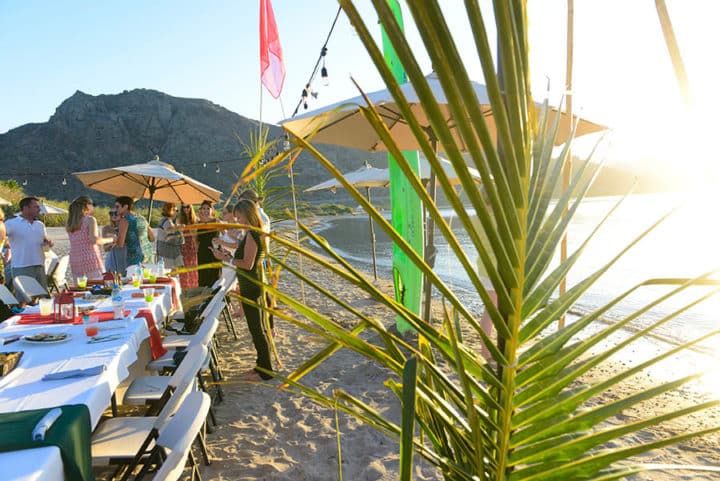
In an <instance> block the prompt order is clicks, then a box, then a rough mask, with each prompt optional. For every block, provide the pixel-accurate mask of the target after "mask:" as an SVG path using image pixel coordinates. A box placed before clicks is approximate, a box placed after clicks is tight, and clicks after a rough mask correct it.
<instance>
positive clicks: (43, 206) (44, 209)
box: [15, 201, 68, 218]
mask: <svg viewBox="0 0 720 481" xmlns="http://www.w3.org/2000/svg"><path fill="white" fill-rule="evenodd" d="M39 213H40V215H41V216H43V218H44V217H45V216H46V215H61V214H67V213H68V211H66V210H65V209H63V208H62V207H57V206H54V205H52V204H48V203H47V202H45V201H41V202H40V212H39ZM21 214H22V212H17V213H16V214H15V215H21Z"/></svg>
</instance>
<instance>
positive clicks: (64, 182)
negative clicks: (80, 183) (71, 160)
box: [62, 177, 67, 185]
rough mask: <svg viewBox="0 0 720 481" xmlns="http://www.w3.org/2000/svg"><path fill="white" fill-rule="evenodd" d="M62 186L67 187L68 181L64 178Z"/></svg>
mask: <svg viewBox="0 0 720 481" xmlns="http://www.w3.org/2000/svg"><path fill="white" fill-rule="evenodd" d="M62 185H67V179H66V178H65V177H63V181H62Z"/></svg>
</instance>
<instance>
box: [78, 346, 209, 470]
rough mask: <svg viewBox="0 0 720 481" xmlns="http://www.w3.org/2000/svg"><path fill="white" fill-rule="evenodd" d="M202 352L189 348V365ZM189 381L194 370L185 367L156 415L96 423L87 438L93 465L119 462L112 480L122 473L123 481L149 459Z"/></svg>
mask: <svg viewBox="0 0 720 481" xmlns="http://www.w3.org/2000/svg"><path fill="white" fill-rule="evenodd" d="M206 352H207V351H203V349H201V348H199V349H193V350H191V351H190V352H189V353H188V355H187V356H185V357H186V358H187V357H188V356H192V357H191V359H190V364H189V365H192V364H193V362H195V363H199V362H200V361H201V360H202V359H203V357H204V355H205V354H206ZM193 380H194V373H193V372H192V370H191V369H187V371H185V375H184V376H183V378H182V380H181V382H180V383H179V384H178V386H177V389H175V391H174V392H173V393H172V395H171V396H170V398H169V399H168V401H167V402H166V403H165V405H164V406H163V408H162V410H161V411H160V413H159V414H158V415H157V417H152V416H144V417H136V416H128V417H113V418H110V419H108V420H106V421H104V422H103V423H102V424H100V426H99V427H98V428H97V429H96V431H95V433H94V434H93V436H92V439H91V449H92V463H93V465H94V466H106V465H119V467H118V469H117V470H116V471H115V473H114V474H113V479H114V478H116V477H117V476H120V475H122V478H121V479H122V480H123V481H124V480H127V479H128V478H129V476H130V475H131V474H132V471H133V469H134V468H135V467H137V466H139V465H142V464H144V463H146V462H148V461H149V455H150V454H151V452H152V450H153V448H154V446H155V444H156V440H157V439H158V437H159V436H160V434H161V433H162V432H163V430H164V428H165V427H166V426H167V424H168V421H169V420H170V417H171V416H172V415H173V414H175V412H176V411H177V410H178V409H179V407H180V405H181V404H182V402H183V400H184V399H185V398H186V397H187V396H188V394H189V393H190V391H191V389H192V386H193ZM203 449H204V448H203Z"/></svg>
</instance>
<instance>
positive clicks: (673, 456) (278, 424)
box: [57, 219, 720, 481]
mask: <svg viewBox="0 0 720 481" xmlns="http://www.w3.org/2000/svg"><path fill="white" fill-rule="evenodd" d="M312 221H313V219H309V220H308V223H311V222H312ZM314 221H317V219H314ZM293 224H294V221H290V226H292V225H293ZM60 249H61V247H60V246H58V247H57V252H58V253H59V254H60V253H61V252H60ZM304 264H305V265H304V272H305V274H306V275H308V277H310V278H311V279H313V280H314V281H315V282H317V283H318V284H320V285H321V286H323V287H324V288H326V289H328V290H330V291H331V292H334V293H337V294H339V295H342V297H343V298H344V299H350V300H351V301H350V302H351V304H352V305H353V307H355V308H357V309H360V310H362V311H363V312H364V313H366V314H368V315H371V316H373V317H375V318H377V319H379V320H381V321H382V322H383V323H384V324H385V325H386V326H390V325H392V324H393V323H394V316H393V315H392V314H391V313H389V312H388V311H387V310H386V309H385V308H383V307H382V306H380V305H378V304H377V303H376V302H375V301H374V300H372V299H370V298H369V297H368V296H367V295H365V294H364V293H363V292H362V291H359V290H358V289H357V288H355V287H354V286H351V285H349V284H347V283H345V282H342V281H338V280H337V279H335V278H334V277H333V276H331V275H329V274H328V273H327V272H325V271H323V270H320V269H319V268H318V267H317V266H315V265H312V264H311V263H310V262H307V263H304ZM363 272H364V273H365V275H366V276H367V277H368V278H370V277H371V274H368V273H367V272H365V271H364V270H363ZM377 284H378V286H379V287H380V288H381V289H382V290H383V291H384V292H386V293H388V294H391V293H392V283H391V281H389V280H388V279H387V278H382V277H381V279H380V280H379V281H378V283H377ZM280 288H281V289H284V290H285V291H286V292H300V289H299V281H298V280H297V279H296V278H295V277H294V276H292V275H291V274H289V273H287V272H284V273H283V275H282V276H281V279H280ZM306 303H307V304H308V305H309V306H311V307H313V308H315V309H317V310H319V311H320V312H322V313H323V314H325V315H329V316H332V317H333V318H334V319H336V320H337V321H338V322H340V323H341V324H343V325H347V326H351V325H354V322H355V321H354V320H353V319H352V317H351V316H350V315H349V314H348V313H347V312H346V311H344V310H342V309H340V308H339V307H338V306H336V305H334V304H333V303H331V302H330V301H328V300H327V299H324V298H323V297H322V296H320V295H319V294H317V293H314V292H311V291H310V289H308V288H307V286H306ZM434 309H440V306H439V305H438V304H437V302H436V303H435V305H434ZM235 322H236V329H237V330H238V334H239V340H238V341H235V340H234V339H233V338H232V336H231V335H230V334H229V333H228V331H227V329H226V328H225V327H223V326H221V327H220V329H219V331H218V335H217V339H218V349H219V353H220V358H221V363H222V368H223V370H224V373H225V376H226V378H225V380H224V381H223V382H222V383H221V387H222V388H223V390H224V392H225V396H226V398H225V401H224V402H223V403H221V404H218V405H217V407H216V414H217V417H218V421H219V423H220V425H219V426H218V427H217V428H215V431H214V433H212V434H209V435H208V443H209V447H210V451H211V452H210V455H211V460H212V464H211V466H201V472H202V475H203V476H204V478H205V479H208V480H247V481H249V480H258V479H272V480H279V481H297V480H320V481H324V480H327V481H332V480H336V479H338V476H337V459H338V454H337V440H336V428H335V424H334V423H335V421H334V416H335V414H334V413H333V411H332V410H328V409H325V408H322V407H320V406H318V405H316V404H314V403H312V402H311V401H310V400H308V399H306V398H305V397H303V396H299V395H296V394H293V393H291V392H288V391H279V390H278V389H277V388H278V386H279V381H271V382H269V383H267V384H264V385H257V384H252V383H246V382H242V381H241V380H240V378H241V377H242V373H243V372H244V371H245V370H247V369H249V368H250V367H252V364H253V362H254V357H255V353H254V349H253V347H252V343H251V341H250V339H249V335H248V332H247V329H246V328H245V323H244V321H238V320H237V319H236V320H235ZM278 330H279V331H280V336H279V338H278V340H277V349H278V352H279V355H280V358H281V360H282V362H283V364H284V369H281V370H280V373H281V374H283V375H287V374H289V373H290V372H292V370H294V369H295V368H297V367H299V366H300V365H301V364H302V363H303V362H304V361H305V360H307V359H308V358H310V357H311V356H312V355H314V354H315V353H317V352H319V351H320V350H322V349H323V347H324V346H325V345H326V343H325V342H324V340H323V339H321V338H319V337H317V336H314V335H311V334H309V333H307V332H304V331H301V330H299V329H298V328H296V327H295V326H294V325H292V324H289V323H287V322H284V321H282V320H278ZM469 337H471V336H468V338H469ZM602 348H603V346H598V347H596V349H602ZM626 363H627V360H626V359H623V358H622V357H619V358H618V359H611V360H610V361H609V362H607V363H605V364H604V365H603V366H601V367H600V368H598V369H595V370H593V371H591V372H590V373H588V374H586V375H585V376H584V377H583V379H582V382H584V383H588V384H595V383H598V382H600V381H601V380H603V379H606V378H607V377H609V376H612V375H614V374H617V373H619V372H620V371H621V369H626V368H627V366H626ZM389 376H390V373H389V372H387V371H385V370H384V369H382V368H380V367H378V366H376V365H374V364H372V363H370V362H369V361H367V360H366V359H365V358H363V357H361V356H359V355H357V354H355V353H354V352H352V351H349V350H347V349H341V350H339V351H338V352H337V353H335V354H334V355H333V356H332V357H331V358H330V359H329V360H327V361H326V362H324V363H323V364H321V365H320V366H319V367H317V368H316V369H315V370H314V371H312V372H310V373H309V374H308V375H306V376H305V377H304V378H303V379H302V380H301V382H302V383H303V384H305V385H308V386H311V387H313V388H316V389H319V390H321V391H322V392H325V393H326V394H330V393H332V392H333V391H334V390H336V389H341V390H344V391H347V392H349V393H351V394H354V395H358V396H360V397H361V398H362V399H363V400H364V401H366V402H368V403H369V404H371V405H373V406H376V407H377V408H378V409H381V410H383V412H385V413H387V414H388V415H389V416H390V417H392V418H394V419H395V420H396V421H398V422H399V419H400V412H401V411H400V405H399V402H398V400H397V399H396V398H395V396H394V394H392V392H390V391H389V390H388V389H387V388H385V386H384V385H383V382H384V381H385V380H386V379H387V378H388V377H389ZM652 385H654V384H653V378H652V377H650V376H649V375H648V374H647V373H644V372H643V373H640V374H639V375H636V376H634V377H633V378H631V379H629V380H627V381H626V382H624V383H623V384H621V385H620V386H618V387H616V388H614V389H613V390H612V391H609V392H605V393H602V394H601V395H598V396H596V397H594V398H593V399H591V400H590V402H589V403H588V404H587V405H588V407H589V408H592V407H594V406H601V405H604V404H607V403H609V402H612V401H614V400H617V399H618V398H619V397H625V396H627V395H630V394H632V393H636V392H638V391H640V390H644V389H648V388H649V387H650V386H652ZM706 400H707V398H706V395H703V394H701V393H699V392H696V391H695V390H693V389H692V386H685V387H683V388H682V389H680V390H678V391H674V392H671V393H668V394H666V395H664V396H662V397H661V398H658V399H657V400H654V401H653V402H651V403H646V404H640V405H637V406H634V407H632V408H630V409H626V410H624V411H623V412H622V413H620V414H618V415H616V416H615V417H613V418H611V419H610V420H608V421H606V423H605V424H604V425H603V427H611V426H621V425H625V424H629V423H633V422H636V421H639V420H641V419H643V418H644V417H645V416H647V415H650V414H654V413H661V412H663V408H664V407H666V406H670V407H673V408H676V407H680V406H682V407H689V406H692V405H696V404H699V403H701V402H704V401H706ZM719 418H720V408H713V409H711V410H708V411H702V412H700V413H695V414H693V415H690V416H686V417H684V418H680V419H677V420H673V421H669V422H667V423H665V424H663V425H662V426H660V427H657V428H653V429H648V430H642V431H639V432H637V433H633V434H629V435H628V436H626V437H624V438H622V439H621V440H620V441H619V444H618V443H613V446H612V447H620V446H631V445H633V444H637V443H641V442H648V441H650V440H658V439H663V438H666V437H669V436H673V435H680V434H682V433H686V432H690V431H696V430H701V429H706V428H708V427H710V426H712V425H716V424H717V419H719ZM339 420H340V432H341V433H342V436H341V438H340V443H341V446H342V459H343V464H342V466H343V476H344V478H345V479H353V480H356V479H357V480H360V479H369V480H379V481H390V480H395V479H397V476H398V471H399V445H398V443H397V441H396V440H393V439H390V438H387V437H386V436H384V435H382V434H380V433H378V432H376V431H375V430H373V429H371V428H369V427H366V426H364V425H362V424H360V423H359V422H357V421H356V420H355V419H353V418H350V417H348V416H344V415H340V418H339ZM607 447H611V446H607ZM634 460H635V461H639V462H644V463H661V464H687V465H693V464H694V465H699V464H710V465H716V466H717V465H720V435H718V434H717V433H716V434H712V435H708V436H705V437H704V438H702V439H697V440H693V441H689V442H685V443H682V444H680V445H676V446H671V447H667V448H664V449H659V450H655V451H652V452H649V453H647V454H644V455H641V456H638V457H636V458H634ZM415 463H416V467H415V479H417V480H420V481H440V480H441V479H442V477H441V475H440V473H438V472H437V471H436V470H435V469H434V467H433V466H431V465H429V464H428V463H426V462H424V461H422V460H421V459H419V458H418V457H416V458H415ZM628 479H630V480H633V481H640V480H653V481H674V480H676V479H697V480H701V481H705V480H712V479H720V478H719V477H718V475H716V474H713V473H704V472H695V473H690V472H687V474H686V473H685V472H683V474H682V475H681V474H680V473H678V472H672V471H668V472H650V473H648V474H641V475H634V476H631V477H629V478H628Z"/></svg>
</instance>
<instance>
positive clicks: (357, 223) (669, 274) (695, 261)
mask: <svg viewBox="0 0 720 481" xmlns="http://www.w3.org/2000/svg"><path fill="white" fill-rule="evenodd" d="M620 200H621V199H620V198H619V197H600V198H590V199H587V200H585V201H584V202H583V204H582V205H581V207H580V208H579V210H578V212H577V213H576V215H575V217H574V219H573V221H572V224H571V225H570V227H569V229H568V245H569V252H570V253H572V252H573V251H574V250H575V249H577V248H578V246H580V245H581V243H583V242H584V241H585V239H586V238H587V237H588V236H589V235H590V233H591V232H592V230H593V229H595V227H596V226H597V225H598V224H599V223H600V222H601V221H602V220H603V218H604V217H605V216H606V215H607V213H608V212H609V211H610V210H611V209H612V208H613V207H614V206H615V205H616V204H617V203H618V202H619V201H620ZM718 205H720V197H719V196H718V195H717V194H715V193H702V192H698V193H692V194H686V193H683V194H679V193H673V194H646V195H633V196H629V197H627V198H626V199H625V200H624V201H623V202H622V203H621V204H620V206H619V207H618V208H617V210H616V211H615V212H614V213H613V215H612V216H610V217H609V218H608V219H607V220H606V221H605V222H604V224H603V225H602V226H601V228H600V230H599V231H598V232H597V234H595V236H594V237H593V238H592V240H591V241H590V243H589V245H588V246H587V248H586V250H585V252H584V253H583V255H582V256H581V258H580V260H579V261H578V263H577V264H576V265H575V266H574V267H573V269H572V270H571V271H570V274H569V276H568V288H570V287H571V286H573V285H574V284H575V283H577V282H579V281H581V280H582V279H584V278H586V277H587V276H588V275H590V274H592V273H593V272H595V271H596V270H597V269H600V268H601V267H602V266H604V265H605V264H606V263H607V262H609V261H610V260H612V259H613V258H614V257H615V256H616V255H617V254H618V253H619V252H620V250H621V249H622V248H623V247H625V246H626V245H628V244H629V243H630V242H631V241H632V240H633V239H635V238H636V237H638V236H639V235H640V234H642V233H643V232H644V231H645V230H646V229H648V228H649V227H650V226H651V225H652V224H653V223H655V222H656V221H658V220H659V219H661V218H662V217H663V216H665V215H668V214H670V215H669V216H668V217H667V218H666V219H665V220H664V221H663V222H662V223H661V224H660V225H659V226H657V227H656V228H655V229H654V230H653V231H652V232H651V233H650V234H649V235H648V236H646V237H645V238H644V239H642V240H641V241H639V242H638V243H637V244H636V245H635V246H634V247H633V248H632V249H631V250H630V251H629V252H627V253H626V254H625V255H624V256H623V257H622V258H620V260H618V261H617V262H616V263H615V264H614V265H613V266H612V267H611V268H610V269H609V270H608V272H606V273H605V274H604V275H603V276H602V277H601V278H600V279H599V281H598V282H596V283H595V284H594V285H593V286H592V288H591V289H590V290H589V291H587V292H586V293H585V294H584V295H583V296H582V297H581V298H580V300H579V301H578V302H577V304H576V306H575V308H574V309H573V311H574V312H578V313H582V312H587V311H590V310H594V309H596V308H598V307H600V306H603V305H605V304H606V303H608V302H609V301H611V300H612V299H614V298H615V297H616V296H619V295H620V294H621V293H623V292H624V291H626V290H627V289H630V288H631V287H633V286H634V285H636V284H638V283H640V282H643V281H645V280H647V279H652V278H690V277H695V276H698V275H700V274H702V273H704V272H706V271H710V270H712V269H718V268H720V235H719V234H720V216H719V215H718V214H717V211H718ZM444 216H446V219H447V221H448V222H449V224H450V226H451V227H452V228H453V232H454V233H455V235H456V236H457V237H458V239H459V240H460V242H461V244H462V245H463V248H464V249H465V251H466V253H467V254H468V255H469V256H470V258H471V259H475V258H476V257H477V255H476V251H475V249H474V247H473V246H472V244H471V243H470V241H469V238H468V236H467V235H466V234H465V232H464V229H463V228H462V226H461V225H460V223H459V222H458V220H457V219H454V218H453V216H452V211H446V212H444ZM317 231H318V232H319V234H320V235H321V236H323V237H325V238H326V239H327V240H328V242H329V243H330V245H332V246H333V247H334V248H335V249H336V250H337V251H338V252H340V253H341V254H342V255H343V256H344V257H345V258H346V259H347V260H348V261H350V263H351V264H353V265H355V266H356V267H359V268H361V269H364V270H366V271H371V270H372V264H371V262H372V261H371V249H370V238H369V221H368V217H367V216H366V215H365V214H358V215H356V216H353V217H343V218H337V219H331V220H329V221H328V222H327V223H325V224H323V225H322V226H321V227H319V228H318V229H317ZM375 234H376V239H377V243H376V246H377V247H376V250H377V265H378V271H379V275H380V276H383V277H385V278H390V276H391V272H392V243H391V242H390V240H389V238H388V237H387V236H386V235H385V233H384V232H382V231H381V230H380V229H379V228H378V227H377V226H376V228H375ZM435 244H436V246H437V247H438V257H437V261H436V264H435V270H436V272H438V273H439V274H440V276H441V278H442V279H443V280H444V281H445V282H446V283H448V284H450V285H451V286H452V287H453V288H454V289H455V290H456V292H458V293H459V295H460V297H461V299H463V301H464V302H465V303H466V305H467V306H468V307H469V308H470V309H471V310H473V311H474V312H478V313H479V312H481V310H482V303H481V302H480V300H479V299H478V296H477V294H474V293H473V291H472V289H471V286H470V283H469V280H468V277H467V275H466V274H465V272H464V270H463V268H462V266H461V265H460V264H459V262H458V261H457V259H456V258H455V257H454V255H453V254H452V253H451V252H450V251H449V249H448V247H447V243H446V242H445V239H444V238H443V237H442V236H441V235H440V234H439V233H436V236H435ZM557 262H559V255H558V256H557V259H556V263H555V264H554V265H557ZM713 277H714V278H716V279H720V276H718V275H715V276H713ZM671 289H673V287H663V286H653V287H643V288H641V289H639V290H637V291H635V292H634V293H633V294H632V295H631V296H629V297H628V298H627V299H626V300H624V301H623V302H622V303H620V304H618V305H617V306H615V307H614V308H613V309H612V310H610V311H609V312H608V313H607V315H606V316H605V319H606V320H607V321H610V322H611V321H613V320H617V319H622V318H624V317H625V316H627V315H628V314H630V313H632V312H635V311H636V310H638V309H640V308H642V307H643V306H645V305H646V304H648V303H650V302H652V301H654V300H655V299H657V298H658V297H659V296H661V295H663V294H664V293H667V292H669V291H670V290H671ZM712 289H716V288H713V287H692V288H689V289H687V290H686V291H685V292H684V293H682V294H681V295H676V296H674V297H673V298H671V299H669V300H668V301H665V302H663V303H662V304H660V305H658V306H655V307H653V308H652V309H651V310H649V311H648V312H647V313H645V314H643V315H642V316H641V318H639V319H638V320H637V321H634V322H633V324H632V325H633V326H634V327H638V328H640V327H643V326H646V325H648V324H650V323H652V322H655V321H657V320H659V319H662V318H663V317H665V316H667V315H669V314H671V313H673V312H674V311H675V310H677V309H679V308H681V307H683V306H685V305H686V304H688V303H689V302H692V301H693V300H694V299H697V298H699V297H701V296H704V295H706V294H708V293H709V292H710V291H711V290H712ZM719 318H720V296H714V297H712V298H710V299H709V300H707V301H705V302H703V303H701V304H699V305H698V306H696V307H693V308H692V309H690V310H688V311H686V312H683V313H682V314H680V315H678V316H677V317H675V318H674V319H672V320H671V321H669V322H668V323H666V324H665V325H663V326H662V327H660V328H658V329H657V330H656V334H658V335H659V336H661V337H662V338H664V339H667V340H668V341H670V342H671V343H681V342H685V341H688V340H691V339H694V338H696V337H699V336H701V335H703V334H705V333H707V332H710V331H711V330H713V329H718V328H719V327H720V322H719ZM716 341H717V339H716V338H711V339H710V340H708V341H705V342H703V343H702V344H701V345H700V346H699V349H698V351H699V352H700V353H703V354H704V355H708V356H710V358H711V359H713V360H715V361H717V360H718V359H720V351H719V350H717V349H716Z"/></svg>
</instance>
